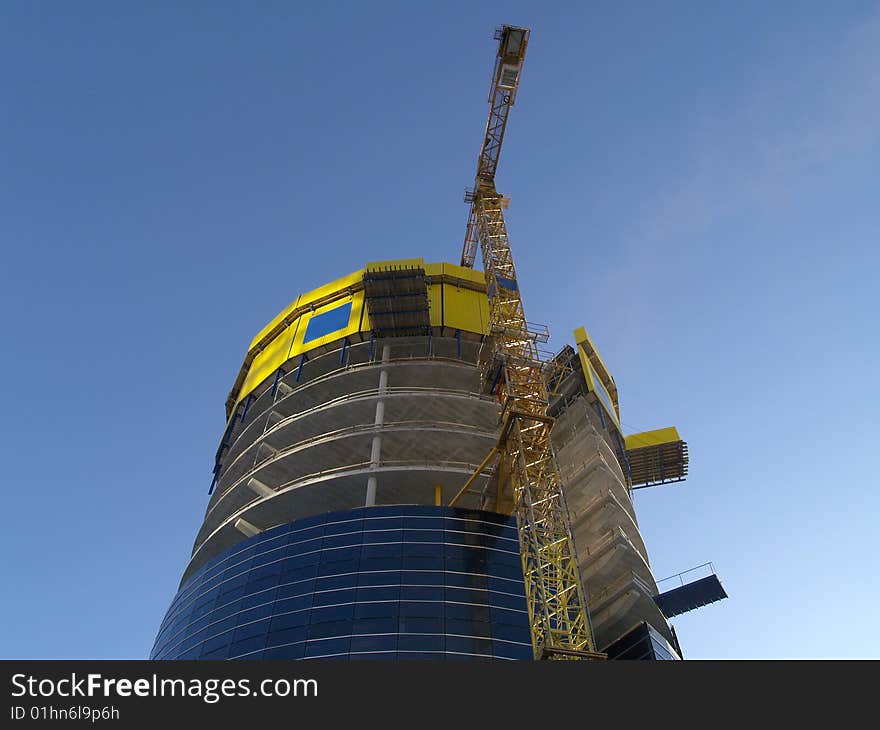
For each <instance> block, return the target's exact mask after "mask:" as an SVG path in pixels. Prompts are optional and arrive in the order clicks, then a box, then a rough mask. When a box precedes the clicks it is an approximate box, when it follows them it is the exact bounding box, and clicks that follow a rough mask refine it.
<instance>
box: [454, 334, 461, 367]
mask: <svg viewBox="0 0 880 730" xmlns="http://www.w3.org/2000/svg"><path fill="white" fill-rule="evenodd" d="M455 344H456V352H458V359H459V360H461V330H455Z"/></svg>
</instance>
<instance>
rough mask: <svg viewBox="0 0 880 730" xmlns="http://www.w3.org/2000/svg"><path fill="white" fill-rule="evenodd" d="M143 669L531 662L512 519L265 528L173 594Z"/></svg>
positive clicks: (345, 519)
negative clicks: (253, 662)
mask: <svg viewBox="0 0 880 730" xmlns="http://www.w3.org/2000/svg"><path fill="white" fill-rule="evenodd" d="M150 658H151V659H304V658H305V659H318V658H321V659H468V658H497V659H531V658H532V645H531V638H530V633H529V624H528V616H527V613H526V604H525V590H524V583H523V574H522V564H521V559H520V553H519V541H518V539H517V530H516V523H515V519H514V518H513V517H508V516H505V515H499V514H494V513H490V512H480V511H475V510H465V509H456V508H449V507H429V506H395V507H371V508H362V509H355V510H350V511H346V512H334V513H330V514H325V515H319V516H316V517H310V518H307V519H303V520H297V521H296V522H292V523H289V524H287V525H282V526H280V527H276V528H273V529H271V530H267V531H265V532H262V533H260V534H259V535H256V536H254V537H252V538H250V539H248V540H245V541H244V542H241V543H238V544H237V545H235V546H233V547H231V548H229V549H228V550H226V551H225V552H223V553H221V554H219V555H217V556H216V557H215V558H213V559H212V560H211V561H210V562H208V563H207V564H206V565H204V566H202V567H201V568H200V569H199V570H198V571H197V572H196V573H194V574H193V575H192V576H191V577H190V579H189V580H187V581H186V583H185V584H184V585H183V586H181V588H180V590H179V591H178V593H177V595H176V596H175V597H174V600H173V601H172V603H171V607H170V608H169V609H168V612H167V614H166V615H165V619H164V620H163V622H162V625H161V627H160V629H159V633H158V636H157V637H156V642H155V644H154V646H153V650H152V652H151V654H150Z"/></svg>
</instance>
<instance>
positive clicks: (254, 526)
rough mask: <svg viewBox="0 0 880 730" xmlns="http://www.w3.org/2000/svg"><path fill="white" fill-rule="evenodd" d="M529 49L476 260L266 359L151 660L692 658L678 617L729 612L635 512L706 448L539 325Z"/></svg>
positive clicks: (257, 344)
mask: <svg viewBox="0 0 880 730" xmlns="http://www.w3.org/2000/svg"><path fill="white" fill-rule="evenodd" d="M528 37H529V34H528V31H527V30H526V29H523V28H514V27H510V26H504V27H502V28H501V29H499V31H498V33H497V34H496V39H497V40H498V41H499V46H498V53H497V57H496V64H495V67H494V70H493V74H492V82H491V85H490V94H489V102H490V116H489V123H488V125H487V131H486V136H485V139H484V142H483V146H482V148H481V151H480V157H479V163H478V169H477V175H476V178H475V185H474V187H473V189H471V190H469V191H468V192H467V194H466V200H467V202H469V203H470V216H469V219H468V225H467V230H466V236H465V243H464V249H463V254H462V258H461V261H460V263H459V264H451V263H425V262H424V261H423V260H422V259H421V258H413V259H405V260H397V261H381V262H373V263H368V264H366V265H365V266H364V267H363V268H362V269H359V270H357V271H355V272H354V273H351V274H348V275H346V276H343V277H342V278H340V279H338V280H336V281H334V282H331V283H329V284H326V285H324V286H321V287H319V288H317V289H314V290H312V291H310V292H307V293H303V294H301V295H300V296H298V297H297V298H296V299H295V300H294V301H293V302H292V303H291V304H290V305H289V306H287V307H286V308H285V309H284V310H283V311H282V312H280V313H279V314H278V315H277V316H276V317H275V318H274V319H273V320H272V321H271V322H269V324H267V325H266V326H265V327H264V328H263V329H262V331H260V332H259V333H258V334H257V335H256V337H255V338H254V340H253V341H252V342H251V344H250V347H249V348H248V351H247V355H246V357H245V360H244V363H243V365H242V367H241V370H240V372H239V374H238V377H237V378H236V380H235V382H234V384H233V387H232V390H231V392H230V394H229V398H228V400H227V402H226V417H227V425H226V428H225V432H224V435H223V438H222V441H221V444H220V446H219V448H218V451H217V454H216V461H215V468H214V478H213V481H212V483H211V487H210V494H211V496H210V501H209V504H208V508H207V512H206V515H205V519H204V522H203V524H202V526H201V529H200V530H199V532H198V535H197V537H196V541H195V545H194V547H193V552H192V556H191V558H190V561H189V564H188V565H187V567H186V569H185V571H184V575H183V579H182V581H181V585H180V589H179V591H178V593H177V595H176V597H175V598H174V600H173V602H172V604H171V607H170V608H169V610H168V612H167V614H166V616H165V619H164V621H163V622H162V625H161V627H160V630H159V634H158V636H157V638H156V642H155V645H154V647H153V651H152V654H151V656H152V658H158V659H199V658H204V659H209V658H210V659H215V658H229V659H239V658H240V659H298V658H319V657H320V658H343V659H349V658H350V659H358V658H400V659H406V658H462V657H464V658H467V657H476V658H486V657H488V658H506V659H520V658H521V659H531V658H536V659H543V658H548V659H551V658H552V659H604V658H606V657H607V658H611V659H613V658H679V657H681V655H682V652H681V649H680V647H679V644H678V640H677V637H676V636H675V632H674V631H673V629H672V627H671V625H670V623H669V621H668V618H669V617H670V616H672V615H675V614H676V613H681V612H683V611H686V610H690V609H692V608H695V607H696V606H698V605H702V604H705V603H707V602H710V601H713V600H718V599H719V598H723V597H724V591H723V588H722V587H721V585H720V583H719V582H718V580H717V578H716V577H715V576H714V573H713V574H712V575H709V576H706V577H705V578H703V579H701V580H698V581H694V582H691V583H688V584H686V585H684V584H682V585H681V586H679V587H677V588H675V589H673V590H671V591H667V592H661V591H659V590H658V586H657V582H656V581H655V577H654V575H653V573H652V570H651V567H650V564H649V560H648V553H647V550H646V547H645V544H644V542H643V540H642V537H641V534H640V531H639V527H638V521H637V518H636V513H635V510H634V508H633V502H632V493H633V490H635V489H638V488H642V487H646V486H653V485H659V484H664V483H668V482H674V481H681V480H683V479H684V478H685V476H686V474H687V466H688V453H687V445H686V444H685V443H684V441H682V440H681V438H680V437H679V435H678V433H677V431H676V430H675V429H674V428H666V429H661V430H658V431H651V432H647V433H639V434H630V435H625V434H624V433H623V430H622V428H621V421H620V404H619V402H618V393H617V387H616V385H615V382H614V379H613V377H612V375H611V373H610V371H609V369H608V368H607V367H606V365H605V363H604V362H603V360H602V358H601V356H600V354H599V351H598V350H597V348H596V346H595V344H594V343H593V342H592V340H591V339H590V337H589V335H588V334H587V332H586V330H585V329H583V328H581V329H578V330H576V331H575V332H574V333H573V337H572V339H571V341H570V343H569V344H568V345H566V346H565V347H563V348H562V349H561V350H560V351H558V352H556V353H555V354H550V353H547V352H545V351H544V349H543V347H542V345H545V343H546V342H547V340H548V335H547V331H546V328H542V327H536V326H534V325H531V324H529V323H528V322H527V320H526V318H525V314H524V310H523V305H522V297H521V294H520V291H519V285H518V283H517V277H516V271H515V268H514V266H513V258H512V254H511V248H510V245H509V241H508V237H507V230H506V226H505V223H504V216H503V210H504V208H505V207H506V206H505V204H506V201H505V198H503V196H501V195H500V194H498V193H497V191H496V190H495V184H494V178H495V170H496V168H497V163H498V158H499V154H500V150H501V143H502V141H503V136H504V132H505V128H506V124H507V117H508V113H509V111H510V108H511V107H512V106H513V103H514V100H515V96H516V90H517V88H518V85H519V80H520V75H521V71H522V64H523V60H524V58H525V51H526V47H527V44H528ZM478 252H479V253H481V258H482V263H483V270H482V271H479V270H476V269H475V268H474V262H475V260H476V256H477V253H478ZM682 583H683V582H682Z"/></svg>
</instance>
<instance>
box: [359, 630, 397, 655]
mask: <svg viewBox="0 0 880 730" xmlns="http://www.w3.org/2000/svg"><path fill="white" fill-rule="evenodd" d="M350 650H351V651H353V652H376V651H385V652H388V651H397V635H396V634H378V635H373V636H352V637H351V649H350Z"/></svg>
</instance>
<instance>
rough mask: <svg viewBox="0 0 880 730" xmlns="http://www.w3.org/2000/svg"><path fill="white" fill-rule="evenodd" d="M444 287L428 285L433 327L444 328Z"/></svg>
mask: <svg viewBox="0 0 880 730" xmlns="http://www.w3.org/2000/svg"><path fill="white" fill-rule="evenodd" d="M442 292H443V285H442V284H429V285H428V307H429V314H430V316H431V326H432V327H442V326H443V293H442Z"/></svg>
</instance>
